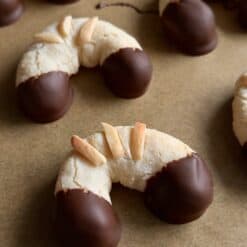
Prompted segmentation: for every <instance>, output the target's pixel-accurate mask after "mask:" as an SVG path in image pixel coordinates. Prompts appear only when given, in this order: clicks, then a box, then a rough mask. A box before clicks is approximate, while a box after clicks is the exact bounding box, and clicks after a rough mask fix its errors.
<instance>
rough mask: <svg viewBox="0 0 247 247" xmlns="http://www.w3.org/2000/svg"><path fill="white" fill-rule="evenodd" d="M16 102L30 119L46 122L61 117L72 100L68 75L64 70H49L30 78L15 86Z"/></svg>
mask: <svg viewBox="0 0 247 247" xmlns="http://www.w3.org/2000/svg"><path fill="white" fill-rule="evenodd" d="M17 97H18V104H19V107H20V108H21V110H22V111H23V112H24V113H25V114H26V115H27V116H28V117H29V118H31V119H32V120H34V121H36V122H40V123H47V122H51V121H55V120H57V119H59V118H61V117H62V116H63V115H64V114H65V113H66V112H67V111H68V109H69V107H70V105H71V103H72V100H73V89H72V87H71V85H70V83H69V76H68V74H66V73H64V72H59V71H56V72H49V73H46V74H43V75H41V76H39V77H37V78H30V79H28V80H27V81H25V82H23V83H21V84H19V86H18V87H17Z"/></svg>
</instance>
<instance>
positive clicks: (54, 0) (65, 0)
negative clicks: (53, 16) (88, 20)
mask: <svg viewBox="0 0 247 247" xmlns="http://www.w3.org/2000/svg"><path fill="white" fill-rule="evenodd" d="M47 1H49V2H52V3H55V4H70V3H75V2H78V1H80V0H47Z"/></svg>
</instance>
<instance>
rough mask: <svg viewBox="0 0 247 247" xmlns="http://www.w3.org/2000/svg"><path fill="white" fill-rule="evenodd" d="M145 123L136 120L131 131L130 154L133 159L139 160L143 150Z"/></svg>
mask: <svg viewBox="0 0 247 247" xmlns="http://www.w3.org/2000/svg"><path fill="white" fill-rule="evenodd" d="M145 132H146V124H143V123H139V122H137V123H136V124H135V126H134V128H133V129H132V132H131V154H132V158H133V160H141V159H142V156H143V151H144V143H145Z"/></svg>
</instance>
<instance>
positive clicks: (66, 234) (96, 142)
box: [55, 123, 213, 247]
mask: <svg viewBox="0 0 247 247" xmlns="http://www.w3.org/2000/svg"><path fill="white" fill-rule="evenodd" d="M102 125H103V129H104V131H103V132H99V133H95V134H93V135H91V136H89V137H87V138H84V139H82V138H80V137H78V136H73V137H72V139H71V143H72V146H73V147H74V150H75V151H74V152H73V153H72V154H71V155H70V156H69V157H68V159H67V160H66V161H65V162H64V164H63V165H62V167H61V169H60V172H59V175H58V178H57V183H56V188H55V196H56V200H57V221H56V222H57V226H58V231H59V233H60V234H59V235H60V236H61V237H62V239H63V241H65V242H67V243H68V246H81V245H82V243H83V244H85V245H86V246H109V247H110V246H111V247H113V246H117V244H118V242H119V239H120V236H121V225H120V223H119V219H118V217H117V215H116V214H115V213H114V210H113V208H112V203H111V198H110V191H111V187H112V183H121V184H122V185H123V186H126V187H128V188H130V189H134V190H137V191H140V192H143V194H144V198H145V204H146V206H147V207H148V208H149V209H150V210H151V211H152V212H153V213H154V214H155V215H156V216H157V217H159V218H160V219H162V220H164V221H167V222H169V223H175V224H181V223H186V222H190V221H192V220H195V219H197V218H199V217H200V216H201V215H202V214H203V213H204V212H205V211H206V209H207V208H208V206H209V205H210V203H211V202H212V199H213V183H212V178H211V175H210V172H209V171H208V168H207V166H206V164H205V162H204V161H203V160H202V159H201V158H200V156H199V155H198V154H197V153H196V152H195V151H193V150H192V149H191V148H190V147H189V146H187V145H186V144H184V143H183V142H181V141H180V140H178V139H176V138H175V137H172V136H170V135H168V134H165V133H162V132H160V131H157V130H154V129H148V128H146V125H145V124H142V123H136V124H135V125H134V126H118V127H114V126H111V125H109V124H107V123H103V124H102ZM96 229H97V230H96ZM80 244H81V245H80Z"/></svg>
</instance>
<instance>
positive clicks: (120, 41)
mask: <svg viewBox="0 0 247 247" xmlns="http://www.w3.org/2000/svg"><path fill="white" fill-rule="evenodd" d="M87 21H88V18H77V19H73V20H72V25H71V30H70V33H69V35H68V36H67V37H61V34H60V33H59V30H58V25H59V23H54V24H52V25H51V26H49V27H47V28H45V29H44V31H42V32H43V33H49V34H55V35H56V36H57V37H59V38H60V39H61V42H59V43H51V44H50V43H48V42H45V41H43V42H38V41H37V42H36V43H35V44H33V45H32V46H31V47H30V48H29V49H28V51H27V52H25V53H24V55H23V57H22V60H21V61H20V63H19V66H18V70H17V78H16V86H18V85H19V84H20V83H22V82H25V81H26V80H28V79H29V78H32V77H38V76H40V75H42V74H45V73H48V72H51V71H63V72H66V73H68V74H69V75H73V74H75V73H76V72H77V71H78V69H79V67H80V66H84V67H88V68H92V67H95V66H97V65H102V63H103V62H104V61H105V59H106V58H107V57H108V56H109V55H111V54H113V53H115V52H117V51H119V50H120V49H121V48H133V49H140V50H142V48H141V46H140V45H139V43H138V42H137V41H136V39H135V38H133V37H131V36H130V35H128V34H127V33H126V32H125V31H123V30H121V29H120V28H117V27H116V26H113V25H112V24H111V23H109V22H105V21H102V20H99V21H98V22H97V24H96V26H95V28H94V30H93V34H92V38H91V41H90V42H89V43H86V44H84V45H83V46H82V47H81V46H80V45H78V44H77V39H78V34H79V31H80V28H81V27H82V26H83V25H84V24H85V23H86V22H87ZM42 32H41V33H42Z"/></svg>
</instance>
